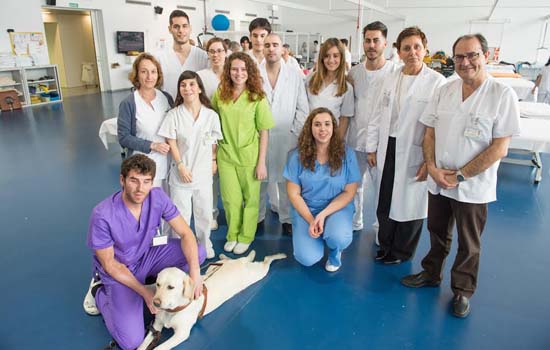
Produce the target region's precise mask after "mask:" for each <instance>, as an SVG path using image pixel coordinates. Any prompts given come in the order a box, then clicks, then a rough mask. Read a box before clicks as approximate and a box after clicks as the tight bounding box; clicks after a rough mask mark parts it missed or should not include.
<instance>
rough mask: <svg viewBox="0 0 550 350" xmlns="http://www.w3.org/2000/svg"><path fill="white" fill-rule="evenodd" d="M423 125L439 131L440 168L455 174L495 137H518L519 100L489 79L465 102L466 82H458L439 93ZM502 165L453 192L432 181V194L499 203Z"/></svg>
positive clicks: (463, 184)
mask: <svg viewBox="0 0 550 350" xmlns="http://www.w3.org/2000/svg"><path fill="white" fill-rule="evenodd" d="M420 121H421V122H422V123H423V124H425V125H426V126H429V127H433V128H434V129H435V159H436V165H437V167H438V168H444V169H451V170H456V169H460V168H462V167H463V166H465V165H466V164H467V163H468V162H470V161H471V160H472V159H474V158H475V157H476V156H477V155H478V154H480V153H481V152H483V151H484V150H485V149H486V148H487V147H489V146H490V145H491V143H492V140H493V139H494V138H500V137H508V136H513V135H517V134H518V133H519V104H518V98H517V95H516V93H515V92H514V90H512V88H510V87H508V86H506V85H504V84H502V83H499V82H497V81H496V80H495V79H493V78H492V77H490V76H489V77H488V78H487V79H486V80H485V81H484V82H483V84H481V86H479V87H478V88H477V89H476V90H475V91H474V93H473V94H472V95H470V96H469V97H468V98H467V99H466V100H465V101H462V80H454V81H452V82H450V83H448V84H446V85H445V86H443V87H442V88H440V89H439V90H438V91H437V92H436V93H435V94H434V97H433V99H432V101H431V102H430V104H429V106H428V108H427V109H426V112H425V113H424V114H423V116H422V117H421V119H420ZM499 164H500V161H497V162H495V163H494V164H493V165H491V167H490V168H489V169H487V170H485V171H484V172H482V173H480V174H478V175H476V176H474V177H472V178H469V179H467V180H466V181H464V182H461V183H460V184H459V185H458V186H457V187H455V188H452V189H449V190H445V189H442V188H440V187H439V186H437V184H436V183H435V181H433V179H432V178H431V177H429V178H428V188H429V191H430V193H432V194H441V195H443V196H445V197H449V198H453V199H455V200H457V201H459V202H466V203H488V202H492V201H495V200H496V185H497V170H498V166H499Z"/></svg>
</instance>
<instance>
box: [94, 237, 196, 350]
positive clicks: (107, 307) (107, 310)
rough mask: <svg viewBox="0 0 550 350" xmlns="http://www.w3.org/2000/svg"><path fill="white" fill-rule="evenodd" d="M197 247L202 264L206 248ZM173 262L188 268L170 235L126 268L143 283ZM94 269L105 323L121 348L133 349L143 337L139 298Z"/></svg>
mask: <svg viewBox="0 0 550 350" xmlns="http://www.w3.org/2000/svg"><path fill="white" fill-rule="evenodd" d="M198 248H199V261H200V263H201V264H202V262H203V261H204V259H205V257H206V252H205V249H204V247H203V246H201V245H199V247H198ZM173 266H175V267H178V268H180V269H182V270H184V271H186V272H189V265H188V264H187V261H186V259H185V257H184V256H183V253H182V251H181V244H180V240H179V239H171V240H169V241H168V244H166V245H162V246H157V247H151V249H149V251H147V253H145V255H144V256H143V258H141V260H139V261H138V262H137V263H136V264H135V265H133V266H129V267H128V268H129V269H130V271H131V272H132V273H133V274H134V276H135V277H136V279H137V280H138V281H139V282H141V283H144V282H145V278H147V277H149V276H154V277H155V276H156V275H157V274H158V273H159V272H160V271H161V270H162V269H164V268H166V267H173ZM98 270H99V271H98V272H99V275H100V278H101V281H102V282H103V287H100V288H99V289H98V290H97V293H96V296H95V299H96V304H97V307H98V309H99V311H100V312H101V315H102V316H103V320H104V321H105V325H106V326H107V329H108V330H109V333H111V336H112V337H113V338H114V340H115V341H116V342H117V344H118V346H119V347H120V348H121V349H123V350H130V349H131V350H134V349H136V348H137V347H138V346H139V345H140V344H141V342H142V341H143V339H144V337H145V327H144V321H143V307H144V301H143V298H142V297H141V296H140V295H139V294H137V293H136V292H135V291H134V290H132V289H130V288H128V287H126V286H125V285H123V284H121V283H119V282H117V281H115V280H114V279H113V278H111V277H110V276H109V275H108V274H106V273H105V272H104V271H103V269H101V268H99V269H98Z"/></svg>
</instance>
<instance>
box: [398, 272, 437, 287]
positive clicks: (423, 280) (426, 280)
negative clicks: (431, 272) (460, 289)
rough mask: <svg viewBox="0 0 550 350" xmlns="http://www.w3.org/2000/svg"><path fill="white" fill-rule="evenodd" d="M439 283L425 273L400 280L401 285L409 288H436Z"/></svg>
mask: <svg viewBox="0 0 550 350" xmlns="http://www.w3.org/2000/svg"><path fill="white" fill-rule="evenodd" d="M440 283H441V281H437V280H434V279H432V278H430V276H428V273H427V272H426V271H421V272H419V273H417V274H414V275H408V276H405V277H403V278H402V279H401V284H402V285H404V286H406V287H410V288H421V287H437V286H439V284H440Z"/></svg>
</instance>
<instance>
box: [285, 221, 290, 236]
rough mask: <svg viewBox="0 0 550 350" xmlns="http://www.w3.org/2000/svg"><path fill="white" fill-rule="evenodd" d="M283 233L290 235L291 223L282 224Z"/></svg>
mask: <svg viewBox="0 0 550 350" xmlns="http://www.w3.org/2000/svg"><path fill="white" fill-rule="evenodd" d="M283 235H285V236H292V225H291V224H287V223H284V224H283Z"/></svg>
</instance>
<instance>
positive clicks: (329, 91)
mask: <svg viewBox="0 0 550 350" xmlns="http://www.w3.org/2000/svg"><path fill="white" fill-rule="evenodd" d="M312 77H313V74H311V75H309V76H308V77H307V78H306V79H305V87H306V92H307V99H308V102H309V110H310V111H312V110H314V109H315V108H318V107H326V108H328V109H330V111H331V112H332V114H334V117H335V118H336V121H338V120H340V116H341V115H343V116H344V117H353V115H354V101H353V86H351V84H350V83H348V82H346V85H347V87H348V88H347V90H346V92H345V93H344V94H343V95H342V96H336V93H337V92H338V85H336V82H332V83H331V84H329V85H328V86H327V87H325V88H324V89H323V90H321V91H319V94H317V95H314V94H313V93H312V92H311V91H310V90H309V81H310V80H311V79H312Z"/></svg>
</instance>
